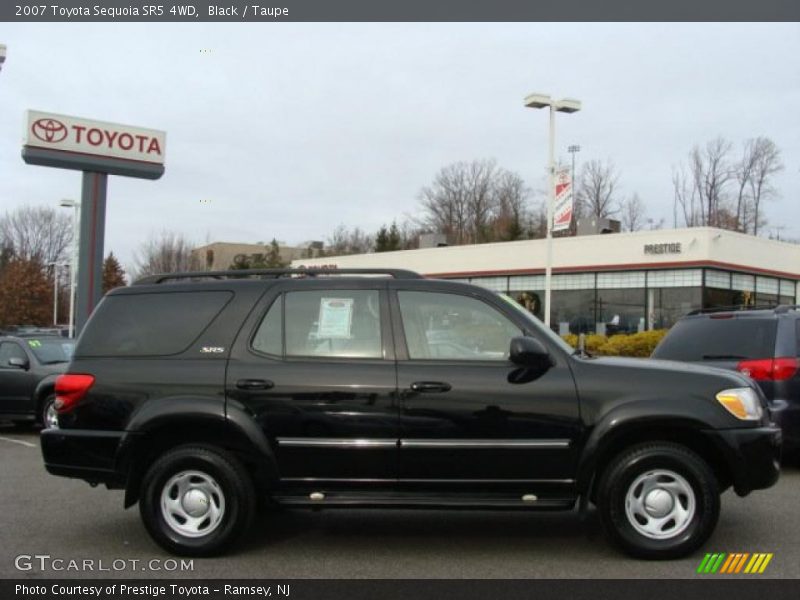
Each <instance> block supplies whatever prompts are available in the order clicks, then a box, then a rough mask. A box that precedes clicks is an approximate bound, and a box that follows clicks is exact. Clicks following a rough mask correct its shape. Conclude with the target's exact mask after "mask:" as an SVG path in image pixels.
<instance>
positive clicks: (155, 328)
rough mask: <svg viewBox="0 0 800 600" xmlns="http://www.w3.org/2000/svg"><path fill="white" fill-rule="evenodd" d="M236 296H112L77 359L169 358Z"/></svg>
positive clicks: (88, 331)
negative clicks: (115, 357) (87, 357)
mask: <svg viewBox="0 0 800 600" xmlns="http://www.w3.org/2000/svg"><path fill="white" fill-rule="evenodd" d="M232 297H233V293H231V292H228V291H212V292H163V293H156V294H120V295H117V296H108V297H106V298H105V299H104V300H103V302H102V303H100V305H99V306H98V307H97V312H96V314H94V315H93V316H92V319H91V321H90V323H89V326H88V327H87V328H86V330H85V331H84V332H83V334H82V335H81V338H80V342H79V344H78V347H77V348H76V349H75V355H76V356H166V355H170V354H179V353H181V352H183V351H185V350H186V349H187V348H189V346H190V345H191V344H192V342H194V341H195V340H196V339H197V338H198V337H199V336H200V334H201V333H202V332H203V331H204V330H205V329H206V327H208V325H209V324H210V323H211V321H213V320H214V318H215V317H216V316H217V315H218V314H219V313H220V311H221V310H222V309H223V307H224V306H225V305H226V304H227V303H228V301H230V299H231V298H232Z"/></svg>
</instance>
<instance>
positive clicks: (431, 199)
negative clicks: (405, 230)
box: [420, 160, 496, 244]
mask: <svg viewBox="0 0 800 600" xmlns="http://www.w3.org/2000/svg"><path fill="white" fill-rule="evenodd" d="M495 170H496V165H495V163H494V161H491V160H476V161H472V162H471V163H467V162H458V163H454V164H452V165H448V166H446V167H444V168H442V169H441V170H440V171H439V172H438V173H437V174H436V176H435V177H434V179H433V182H432V183H431V185H430V186H426V187H424V188H422V190H421V192H420V202H421V204H422V212H423V214H422V217H421V224H422V225H423V226H425V227H426V228H429V229H431V230H433V231H440V232H442V233H444V234H446V235H447V237H448V239H450V240H451V241H452V242H453V243H454V244H468V243H473V242H477V241H479V239H480V237H481V236H482V234H483V232H484V228H485V226H486V222H487V220H488V216H489V214H490V212H491V211H492V209H493V206H492V194H491V189H492V178H493V176H494V173H495Z"/></svg>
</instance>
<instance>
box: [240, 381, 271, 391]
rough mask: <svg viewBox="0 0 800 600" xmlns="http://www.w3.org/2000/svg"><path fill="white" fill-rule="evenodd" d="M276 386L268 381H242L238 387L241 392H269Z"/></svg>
mask: <svg viewBox="0 0 800 600" xmlns="http://www.w3.org/2000/svg"><path fill="white" fill-rule="evenodd" d="M274 385H275V384H274V383H272V382H271V381H268V380H266V379H240V380H239V381H237V382H236V387H237V388H239V389H240V390H268V389H269V388H271V387H273V386H274Z"/></svg>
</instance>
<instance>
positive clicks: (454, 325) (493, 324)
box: [397, 291, 522, 361]
mask: <svg viewBox="0 0 800 600" xmlns="http://www.w3.org/2000/svg"><path fill="white" fill-rule="evenodd" d="M397 296H398V300H399V303H400V314H401V316H402V318H403V331H404V333H405V337H406V344H407V345H408V355H409V358H411V359H414V360H497V361H504V360H506V359H507V358H508V351H509V346H510V343H511V338H513V337H516V336H520V335H522V331H520V329H519V328H518V327H517V326H515V325H514V324H513V323H512V322H511V321H509V320H508V319H507V318H506V317H505V316H504V315H503V314H502V313H500V312H499V311H497V310H496V309H494V308H493V307H491V306H490V305H488V304H486V303H485V302H483V301H481V300H478V299H475V298H471V297H469V296H461V295H458V294H444V293H433V292H412V291H401V292H398V294H397Z"/></svg>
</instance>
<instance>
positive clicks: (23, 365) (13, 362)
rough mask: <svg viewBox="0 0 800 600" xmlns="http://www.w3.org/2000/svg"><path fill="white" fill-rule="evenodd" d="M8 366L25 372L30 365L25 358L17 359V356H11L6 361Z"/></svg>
mask: <svg viewBox="0 0 800 600" xmlns="http://www.w3.org/2000/svg"><path fill="white" fill-rule="evenodd" d="M8 366H9V367H17V368H18V369H22V370H23V371H27V370H28V369H29V368H30V366H31V365H30V363H29V362H28V359H27V358H19V357H18V356H12V357H11V358H9V359H8Z"/></svg>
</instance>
